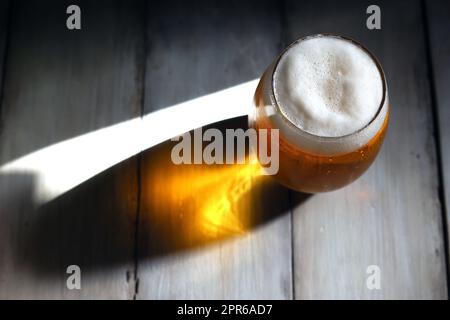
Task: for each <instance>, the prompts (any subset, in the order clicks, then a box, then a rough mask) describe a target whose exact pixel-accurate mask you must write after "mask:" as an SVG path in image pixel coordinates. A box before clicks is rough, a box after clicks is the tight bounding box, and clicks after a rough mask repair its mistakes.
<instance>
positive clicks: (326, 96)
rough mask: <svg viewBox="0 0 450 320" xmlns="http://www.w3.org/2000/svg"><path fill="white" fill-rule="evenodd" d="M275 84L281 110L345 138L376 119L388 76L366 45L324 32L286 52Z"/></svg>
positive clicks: (322, 132)
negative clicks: (385, 76) (383, 77)
mask: <svg viewBox="0 0 450 320" xmlns="http://www.w3.org/2000/svg"><path fill="white" fill-rule="evenodd" d="M273 89H274V94H275V98H276V101H277V104H278V105H279V107H280V110H281V112H282V113H283V115H284V116H285V117H286V118H287V119H289V121H290V122H292V123H293V124H294V125H295V126H297V127H298V128H300V129H302V130H304V131H306V132H308V133H311V134H313V135H317V136H322V137H341V136H345V135H348V134H351V133H354V132H357V131H358V130H360V129H361V128H363V127H365V126H366V125H367V124H368V123H369V122H370V121H371V120H372V119H373V118H374V116H375V114H376V113H377V111H378V109H379V107H380V104H381V101H382V98H383V79H382V76H381V74H380V72H379V70H378V68H377V65H376V64H375V62H374V61H373V59H372V58H371V57H370V56H369V54H368V53H367V52H366V51H364V50H363V49H362V48H360V47H359V46H357V45H356V44H354V43H352V42H350V41H348V40H345V39H341V38H336V37H332V36H319V37H312V38H307V39H305V40H302V41H300V42H298V43H297V44H295V45H293V46H292V47H290V48H289V49H288V51H287V52H285V53H284V55H283V56H282V57H281V59H280V61H279V63H278V65H277V67H276V70H275V73H274V76H273Z"/></svg>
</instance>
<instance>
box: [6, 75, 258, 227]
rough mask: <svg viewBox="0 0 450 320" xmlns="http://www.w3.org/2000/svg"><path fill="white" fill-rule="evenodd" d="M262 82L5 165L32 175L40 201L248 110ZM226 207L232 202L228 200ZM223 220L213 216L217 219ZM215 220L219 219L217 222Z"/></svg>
mask: <svg viewBox="0 0 450 320" xmlns="http://www.w3.org/2000/svg"><path fill="white" fill-rule="evenodd" d="M256 85H257V80H252V81H249V82H246V83H243V84H240V85H237V86H234V87H231V88H228V89H225V90H222V91H218V92H215V93H212V94H209V95H206V96H202V97H200V98H196V99H193V100H189V101H187V102H183V103H180V104H177V105H174V106H171V107H168V108H165V109H162V110H159V111H155V112H152V113H150V114H148V115H145V116H144V117H143V118H136V119H132V120H128V121H125V122H122V123H119V124H115V125H112V126H109V127H106V128H102V129H99V130H97V131H93V132H89V133H87V134H84V135H81V136H78V137H75V138H72V139H68V140H65V141H62V142H59V143H56V144H54V145H51V146H49V147H46V148H43V149H40V150H38V151H35V152H33V153H30V154H28V155H26V156H23V157H21V158H19V159H16V160H14V161H11V162H9V163H6V164H5V165H3V166H2V167H0V177H1V176H2V175H7V174H14V173H31V174H33V176H34V177H35V181H36V182H35V185H34V190H33V195H34V200H35V202H36V203H37V204H42V203H45V202H48V201H50V200H52V199H54V198H55V197H57V196H59V195H61V194H63V193H65V192H67V191H69V190H70V189H72V188H74V187H76V186H77V185H79V184H81V183H82V182H84V181H86V180H88V179H90V178H91V177H93V176H95V175H96V174H98V173H100V172H102V171H104V170H106V169H108V168H109V167H111V166H113V165H115V164H117V163H119V162H121V161H123V160H125V159H127V158H129V157H131V156H133V155H135V154H137V153H139V152H141V151H143V150H146V149H148V148H150V147H152V146H155V145H157V144H159V143H161V142H163V141H165V140H168V139H170V138H172V137H175V136H177V135H180V134H183V133H184V132H187V131H190V130H192V129H195V128H198V127H201V126H204V125H208V124H211V123H215V122H218V121H222V120H226V119H230V118H234V117H238V116H243V115H246V114H248V111H249V108H250V107H251V98H252V97H253V94H254V91H255V88H256ZM223 205H227V204H226V203H224V204H223ZM217 219H221V218H220V217H219V216H217V217H216V216H214V217H211V220H212V221H215V220H217ZM213 224H214V223H213Z"/></svg>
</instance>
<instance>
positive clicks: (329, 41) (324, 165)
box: [249, 34, 389, 193]
mask: <svg viewBox="0 0 450 320" xmlns="http://www.w3.org/2000/svg"><path fill="white" fill-rule="evenodd" d="M254 104H255V107H256V108H255V109H254V114H252V115H251V116H250V117H249V119H250V125H251V126H252V127H254V128H255V129H257V130H258V129H262V128H265V129H272V128H276V129H279V135H280V141H279V144H280V148H279V149H280V155H279V161H280V162H279V171H278V173H277V174H276V175H275V176H274V177H275V179H277V181H278V182H280V183H281V184H283V185H285V186H287V187H289V188H292V189H295V190H298V191H302V192H307V193H316V192H324V191H331V190H335V189H338V188H340V187H343V186H345V185H347V184H349V183H351V182H352V181H354V180H355V179H357V178H358V177H359V176H361V175H362V174H363V173H364V172H365V171H366V170H367V168H368V167H369V166H370V165H371V164H372V162H373V161H374V159H375V157H376V155H377V154H378V151H379V149H380V147H381V144H382V142H383V139H384V136H385V134H386V129H387V126H388V120H389V105H388V94H387V86H386V79H385V76H384V73H383V70H382V68H381V66H380V64H379V62H378V61H377V59H376V58H375V57H374V56H373V55H372V54H371V53H370V52H369V51H368V50H367V49H366V48H364V47H363V46H362V45H361V44H359V43H357V42H356V41H354V40H351V39H348V38H345V37H341V36H336V35H322V34H321V35H314V36H310V37H306V38H302V39H299V40H297V41H296V42H294V43H293V44H291V45H290V46H289V47H288V48H287V49H286V50H285V51H284V52H283V53H282V54H281V55H280V56H279V57H278V58H277V59H276V60H275V61H274V62H273V63H272V64H271V65H270V66H269V67H268V69H267V70H266V71H265V73H264V74H263V76H262V77H261V79H260V82H259V85H258V87H257V89H256V92H255V96H254ZM268 138H269V137H268Z"/></svg>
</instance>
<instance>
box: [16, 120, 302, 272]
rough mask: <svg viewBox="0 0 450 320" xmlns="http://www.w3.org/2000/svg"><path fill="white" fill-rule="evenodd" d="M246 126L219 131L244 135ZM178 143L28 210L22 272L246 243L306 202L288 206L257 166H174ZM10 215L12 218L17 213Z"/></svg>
mask: <svg viewBox="0 0 450 320" xmlns="http://www.w3.org/2000/svg"><path fill="white" fill-rule="evenodd" d="M246 121H247V119H246V117H242V118H237V119H233V120H228V121H224V122H222V123H221V124H219V125H214V127H216V128H222V129H223V128H238V127H240V128H242V127H243V126H244V127H245V123H246ZM175 143H176V142H172V141H167V142H164V143H162V144H160V145H158V146H156V147H154V148H151V149H149V150H147V151H145V152H143V153H142V154H141V155H139V156H136V157H133V158H130V159H127V160H126V161H123V162H122V163H120V164H118V165H116V166H114V167H112V168H110V169H108V170H106V171H104V172H102V173H101V174H99V175H97V176H95V177H94V178H92V179H90V180H88V181H85V182H84V183H82V184H81V185H79V186H78V187H76V188H74V189H72V190H71V191H69V192H67V193H65V194H63V195H61V196H60V197H58V198H56V199H54V200H52V201H50V202H48V203H46V204H45V205H43V206H41V207H39V208H35V209H34V208H31V207H30V208H28V209H27V210H35V212H34V213H33V214H32V215H28V216H29V217H30V221H27V223H25V224H24V226H23V228H24V230H22V231H23V232H20V234H21V235H22V237H21V238H20V239H18V241H16V242H14V243H13V246H14V253H15V254H16V258H17V259H18V260H17V261H18V263H17V265H18V266H19V267H24V268H29V267H31V269H32V270H33V271H35V272H36V273H38V274H39V275H40V276H44V277H45V276H49V277H51V276H60V275H61V274H64V272H65V269H66V268H67V266H68V265H71V264H77V265H79V266H80V267H81V268H82V270H83V272H95V271H99V270H101V269H103V268H113V267H114V266H117V265H123V264H126V263H129V264H131V265H133V264H134V263H135V261H136V259H137V258H138V259H140V260H143V259H157V258H158V257H162V256H165V255H168V254H176V253H179V252H183V251H188V250H191V249H194V248H198V247H202V246H205V245H209V244H214V243H219V242H223V241H225V240H227V239H230V238H234V237H241V236H245V235H246V234H248V233H250V232H252V231H253V230H255V229H256V228H258V227H259V226H261V225H264V224H266V223H268V222H270V221H271V220H273V219H276V218H277V217H280V216H282V215H284V214H288V213H289V208H290V207H292V205H296V204H298V203H300V202H303V201H305V200H306V199H307V198H308V197H309V196H308V195H304V196H301V197H295V199H296V200H295V201H297V203H296V204H292V203H289V202H290V197H289V191H288V190H287V189H285V188H283V187H281V186H280V185H278V184H277V183H276V182H274V181H273V180H272V179H271V178H270V177H269V176H263V175H261V174H260V170H259V169H260V168H259V165H255V164H250V163H247V164H244V165H238V164H236V165H227V164H223V165H175V164H173V163H172V161H171V158H170V156H171V150H172V146H173V145H174V144H175ZM137 162H139V163H140V166H139V167H140V172H139V171H136V163H137ZM139 176H140V177H141V178H138V177H139ZM30 183H32V179H31V180H30ZM29 189H30V190H32V188H29ZM30 190H29V191H30ZM28 195H29V196H30V195H31V192H28ZM25 196H26V194H25ZM16 200H17V199H16ZM19 201H20V203H26V202H27V199H21V200H19ZM9 207H12V206H11V205H10V206H9ZM8 214H9V216H10V218H11V219H14V218H13V217H12V215H14V210H12V211H9V212H8ZM137 217H139V224H138V227H137V225H136V223H137V220H136V219H137ZM15 225H17V224H15ZM136 227H137V228H136ZM136 232H138V233H137V236H136ZM286 236H289V235H286ZM136 246H137V249H138V250H137V251H136ZM136 252H138V257H136Z"/></svg>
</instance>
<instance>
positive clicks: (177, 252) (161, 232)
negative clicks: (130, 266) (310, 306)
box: [137, 1, 292, 299]
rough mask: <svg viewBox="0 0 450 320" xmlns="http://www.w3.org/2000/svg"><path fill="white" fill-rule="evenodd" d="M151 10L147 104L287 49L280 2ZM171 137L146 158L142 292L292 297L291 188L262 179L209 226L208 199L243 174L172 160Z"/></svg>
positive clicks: (252, 68)
mask: <svg viewBox="0 0 450 320" xmlns="http://www.w3.org/2000/svg"><path fill="white" fill-rule="evenodd" d="M148 12H149V18H148V23H149V24H148V31H149V38H148V56H147V77H146V99H145V112H146V113H149V112H152V111H154V110H157V109H160V108H164V107H167V106H170V105H173V104H175V103H179V102H184V101H187V100H190V99H193V98H196V97H199V96H202V95H205V94H209V93H213V92H215V91H217V90H220V89H224V88H228V87H231V86H234V85H237V84H240V83H242V82H245V81H248V80H251V79H255V78H259V77H260V75H261V74H262V72H263V71H264V69H265V68H266V66H267V65H268V64H269V63H270V62H271V60H272V59H274V57H275V56H276V54H277V53H278V52H279V50H280V49H281V48H280V31H281V30H280V24H279V15H278V13H279V8H278V7H277V4H276V2H275V1H274V2H272V3H268V2H261V1H245V2H242V1H227V2H223V3H222V4H217V5H215V6H211V5H210V2H207V1H190V2H189V3H187V2H181V1H178V3H175V2H174V1H164V2H163V3H162V4H160V5H150V6H149V8H148ZM250 101H251V96H249V103H250ZM186 121H188V119H186ZM245 124H246V119H239V120H238V121H237V122H236V121H234V122H225V123H224V124H222V128H224V127H231V128H233V127H236V126H237V127H239V126H241V127H242V126H245ZM170 146H171V145H170V144H163V145H162V146H159V147H158V148H155V149H154V150H151V151H150V152H147V153H145V154H144V155H143V159H142V179H141V180H142V192H141V211H140V226H139V227H140V230H139V268H138V277H139V292H138V295H137V297H138V298H139V299H161V298H163V299H164V298H184V299H191V298H203V299H214V298H216V299H224V298H231V299H232V298H236V299H237V298H252V299H254V298H274V299H286V298H291V292H292V287H291V286H292V281H291V237H290V216H289V211H288V208H287V205H288V198H287V191H286V190H285V189H282V188H280V187H278V186H276V185H275V184H274V183H273V182H271V181H269V180H267V179H266V180H265V181H264V182H262V183H260V182H256V183H255V187H254V189H252V191H251V192H247V193H244V194H243V195H242V196H241V199H240V201H238V202H240V203H239V204H235V203H233V206H236V209H235V210H234V211H233V212H232V213H228V214H227V215H224V216H223V217H222V218H219V219H222V221H221V222H220V223H218V225H219V226H218V228H216V229H215V231H214V232H217V233H213V234H209V233H207V230H208V229H207V227H202V225H203V224H208V217H206V216H205V209H204V207H203V205H204V204H205V203H206V202H208V201H211V202H213V203H219V202H220V201H221V196H225V197H228V194H226V192H225V191H223V190H222V189H220V188H222V187H224V186H227V185H228V184H229V183H231V182H230V180H233V179H234V176H235V175H236V174H237V173H236V172H234V171H233V170H231V171H232V172H231V173H227V171H226V170H227V169H224V168H220V167H219V168H217V167H216V168H214V167H212V168H211V167H210V166H205V167H200V166H189V165H187V166H174V165H171V160H170ZM228 170H230V169H228ZM223 171H224V172H225V173H224V172H223ZM215 175H217V176H218V177H220V178H217V179H218V180H214V179H216V178H214V177H215ZM238 180H239V179H238ZM201 181H205V182H206V185H207V187H199V186H198V185H197V184H198V183H199V182H201ZM186 188H187V190H186ZM243 188H244V189H245V186H243ZM200 195H201V197H200ZM195 199H202V200H201V201H200V200H198V201H199V202H196V200H195ZM227 199H228V198H227ZM214 210H216V209H213V211H212V214H213V215H214V212H217V211H214ZM199 224H200V227H199ZM212 227H213V228H214V226H212ZM240 227H243V228H242V229H243V230H241V229H240ZM236 229H238V230H236ZM237 231H239V232H237ZM241 231H243V234H241V233H240V232H241Z"/></svg>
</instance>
